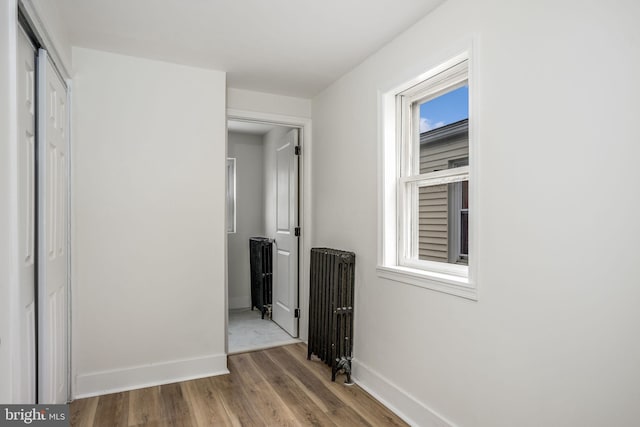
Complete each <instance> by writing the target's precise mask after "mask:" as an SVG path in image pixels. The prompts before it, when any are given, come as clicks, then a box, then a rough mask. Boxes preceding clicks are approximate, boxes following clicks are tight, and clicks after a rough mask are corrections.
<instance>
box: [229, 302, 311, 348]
mask: <svg viewBox="0 0 640 427" xmlns="http://www.w3.org/2000/svg"><path fill="white" fill-rule="evenodd" d="M299 341H300V340H298V339H295V338H291V335H289V334H288V333H286V332H285V331H284V330H283V329H281V328H280V327H279V326H278V325H277V324H276V323H274V322H273V321H272V320H270V319H267V318H266V316H265V318H264V319H262V318H261V314H260V312H259V311H258V310H253V311H252V310H250V309H248V308H247V309H239V310H230V311H229V354H233V353H241V352H244V351H249V350H259V349H263V348H269V347H276V346H280V345H286V344H292V343H296V342H299Z"/></svg>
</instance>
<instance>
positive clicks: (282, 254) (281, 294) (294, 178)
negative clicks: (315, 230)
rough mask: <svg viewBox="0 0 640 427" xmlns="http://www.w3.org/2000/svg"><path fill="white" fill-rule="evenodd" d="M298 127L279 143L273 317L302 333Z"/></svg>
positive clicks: (277, 150) (295, 334) (294, 330)
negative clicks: (299, 258) (300, 308)
mask: <svg viewBox="0 0 640 427" xmlns="http://www.w3.org/2000/svg"><path fill="white" fill-rule="evenodd" d="M297 145H298V129H292V130H291V131H289V132H288V133H287V134H286V135H285V137H284V138H283V139H282V140H281V141H280V143H278V144H277V146H276V198H277V204H276V238H275V247H274V252H275V254H274V255H275V256H274V257H273V264H274V265H273V274H274V277H273V313H272V315H273V320H274V321H275V322H276V323H277V324H278V325H280V327H282V328H283V329H284V330H285V331H287V332H288V333H289V334H290V335H291V336H292V337H297V336H298V318H297V316H296V309H297V307H298V239H299V238H298V237H297V236H296V233H295V229H296V227H297V226H298V158H297V156H296V153H295V149H296V146H297Z"/></svg>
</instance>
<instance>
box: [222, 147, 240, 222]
mask: <svg viewBox="0 0 640 427" xmlns="http://www.w3.org/2000/svg"><path fill="white" fill-rule="evenodd" d="M229 168H231V170H229ZM230 178H231V180H232V181H233V182H232V183H231V184H232V185H233V188H230V187H231V186H230V185H229V179H230ZM226 181H227V185H226V188H227V197H226V200H227V203H226V204H227V206H226V209H225V210H226V214H227V215H226V216H225V218H226V223H227V233H228V234H235V232H236V220H237V217H238V214H237V213H236V210H237V207H238V203H237V201H236V199H237V197H236V195H237V193H236V192H237V186H236V158H235V157H227V180H226ZM229 193H231V194H229ZM229 199H231V201H232V202H233V222H232V223H231V224H229V216H228V215H229V201H230V200H229Z"/></svg>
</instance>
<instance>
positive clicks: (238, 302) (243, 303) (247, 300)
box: [229, 296, 251, 310]
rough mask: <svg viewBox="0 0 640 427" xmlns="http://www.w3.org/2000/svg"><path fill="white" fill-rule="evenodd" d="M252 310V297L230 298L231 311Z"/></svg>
mask: <svg viewBox="0 0 640 427" xmlns="http://www.w3.org/2000/svg"><path fill="white" fill-rule="evenodd" d="M237 308H251V296H244V297H233V298H229V309H230V310H234V309H237Z"/></svg>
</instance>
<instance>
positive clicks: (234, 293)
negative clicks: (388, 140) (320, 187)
mask: <svg viewBox="0 0 640 427" xmlns="http://www.w3.org/2000/svg"><path fill="white" fill-rule="evenodd" d="M299 153H300V129H299V128H297V127H292V126H284V125H278V124H273V123H265V122H260V123H258V122H250V121H243V120H229V122H228V160H227V182H228V184H229V185H228V188H227V218H228V223H227V232H228V234H227V254H228V257H227V271H228V281H227V283H228V287H227V293H228V308H229V313H228V328H227V331H228V336H227V338H228V352H229V353H239V352H244V351H251V350H256V349H261V348H267V347H273V346H278V345H285V344H290V343H293V342H298V341H299V340H298V337H299V322H298V320H299V264H300V262H299V250H300V245H299V228H298V227H299V203H298V199H299V190H298V189H299ZM255 237H260V238H266V239H269V240H268V242H269V245H268V246H269V248H270V254H271V271H270V272H266V274H270V277H269V279H270V280H267V281H266V282H265V284H266V283H269V284H270V286H267V288H271V289H270V292H267V293H268V294H270V298H269V297H267V296H266V294H265V295H264V298H265V300H264V301H263V302H264V305H263V304H262V302H261V303H257V302H256V298H257V295H256V293H257V292H258V290H257V288H256V287H255V286H256V280H255V276H254V286H252V271H251V262H250V258H251V256H250V239H251V238H255ZM254 264H255V260H254ZM261 277H264V276H261ZM252 289H253V290H252ZM265 290H266V289H265ZM252 294H253V295H252ZM261 298H262V294H261Z"/></svg>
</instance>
